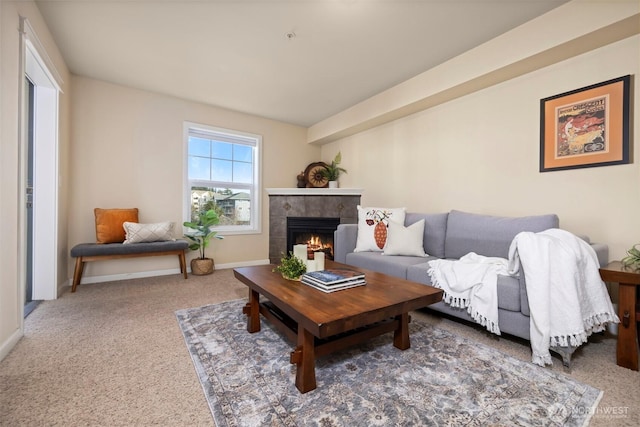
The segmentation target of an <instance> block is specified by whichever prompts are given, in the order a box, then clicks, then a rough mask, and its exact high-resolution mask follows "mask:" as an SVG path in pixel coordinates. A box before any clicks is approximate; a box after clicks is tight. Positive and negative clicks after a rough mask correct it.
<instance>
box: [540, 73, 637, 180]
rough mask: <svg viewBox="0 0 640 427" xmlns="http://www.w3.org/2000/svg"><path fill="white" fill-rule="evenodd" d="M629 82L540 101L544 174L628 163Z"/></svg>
mask: <svg viewBox="0 0 640 427" xmlns="http://www.w3.org/2000/svg"><path fill="white" fill-rule="evenodd" d="M630 80H631V76H630V75H628V76H623V77H618V78H616V79H613V80H608V81H606V82H602V83H598V84H594V85H591V86H587V87H583V88H580V89H576V90H572V91H570V92H565V93H561V94H559V95H554V96H551V97H549V98H544V99H542V100H540V172H549V171H556V170H566V169H576V168H587V167H595V166H608V165H619V164H626V163H629V121H630V120H629V96H630V90H629V86H630Z"/></svg>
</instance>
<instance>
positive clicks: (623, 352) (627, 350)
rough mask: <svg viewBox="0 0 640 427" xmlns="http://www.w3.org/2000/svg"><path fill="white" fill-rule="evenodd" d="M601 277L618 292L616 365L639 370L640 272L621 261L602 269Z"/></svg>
mask: <svg viewBox="0 0 640 427" xmlns="http://www.w3.org/2000/svg"><path fill="white" fill-rule="evenodd" d="M600 277H602V280H604V281H605V282H616V283H618V284H619V285H620V287H619V291H618V317H620V323H621V324H620V326H618V346H617V349H616V363H617V364H618V366H623V367H625V368H629V369H633V370H634V371H637V370H638V341H640V330H639V329H638V322H640V304H638V292H637V289H638V287H639V286H640V270H634V269H631V268H628V267H624V266H623V265H622V263H621V262H620V261H613V262H611V263H609V264H608V265H607V266H606V267H603V268H601V269H600Z"/></svg>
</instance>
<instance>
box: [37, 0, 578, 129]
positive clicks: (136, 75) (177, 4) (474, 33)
mask: <svg viewBox="0 0 640 427" xmlns="http://www.w3.org/2000/svg"><path fill="white" fill-rule="evenodd" d="M566 1H567V0H395V1H393V0H288V1H286V0H282V1H275V0H253V1H250V0H226V1H225V0H40V1H37V4H38V7H39V9H40V11H41V13H42V15H43V16H44V19H45V21H46V22H47V25H48V26H49V29H50V30H51V32H52V34H53V36H54V38H55V40H56V43H57V45H58V47H59V48H60V50H61V51H62V54H63V56H64V58H65V61H66V63H67V65H68V67H69V69H70V70H71V72H72V73H74V74H77V75H81V76H87V77H91V78H94V79H99V80H105V81H108V82H113V83H117V84H121V85H125V86H131V87H135V88H140V89H145V90H150V91H154V92H159V93H163V94H167V95H173V96H176V97H180V98H184V99H188V100H193V101H199V102H203V103H206V104H211V105H215V106H219V107H223V108H227V109H231V110H237V111H241V112H244V113H249V114H255V115H258V116H262V117H266V118H271V119H276V120H280V121H283V122H287V123H292V124H296V125H301V126H310V125H312V124H315V123H317V122H319V121H321V120H323V119H325V118H327V117H329V116H331V115H333V114H336V113H338V112H340V111H342V110H344V109H346V108H348V107H350V106H352V105H354V104H356V103H358V102H360V101H362V100H364V99H367V98H369V97H370V96H372V95H375V94H377V93H379V92H381V91H383V90H385V89H388V88H389V87H392V86H394V85H396V84H398V83H400V82H402V81H404V80H407V79H408V78H411V77H413V76H415V75H417V74H420V73H421V72H423V71H426V70H428V69H430V68H432V67H434V66H435V65H438V64H439V63H442V62H444V61H446V60H447V59H450V58H452V57H454V56H456V55H459V54H461V53H463V52H465V51H467V50H469V49H471V48H473V47H475V46H477V45H479V44H481V43H483V42H485V41H487V40H490V39H491V38H493V37H495V36H497V35H499V34H502V33H504V32H506V31H508V30H510V29H512V28H515V27H517V26H518V25H520V24H522V23H524V22H526V21H529V20H531V19H533V18H535V17H537V16H539V15H541V14H544V13H545V12H547V11H549V10H551V9H553V8H555V7H557V6H559V5H561V4H563V3H565V2H566ZM290 33H294V34H295V36H294V37H291V38H289V37H287V34H290ZM514 49H517V46H514Z"/></svg>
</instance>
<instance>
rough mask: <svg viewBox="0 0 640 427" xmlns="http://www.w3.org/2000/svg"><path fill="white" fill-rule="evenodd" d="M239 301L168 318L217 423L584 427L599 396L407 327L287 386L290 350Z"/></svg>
mask: <svg viewBox="0 0 640 427" xmlns="http://www.w3.org/2000/svg"><path fill="white" fill-rule="evenodd" d="M245 303H246V301H245V300H235V301H229V302H226V303H222V304H216V305H208V306H204V307H199V308H191V309H186V310H180V311H177V312H176V316H177V318H178V323H179V325H180V327H181V329H182V332H183V334H184V337H185V341H186V344H187V347H188V349H189V352H190V353H191V357H192V359H193V363H194V365H195V368H196V372H197V374H198V376H199V378H200V382H201V384H202V388H203V390H204V392H205V395H206V398H207V401H208V402H209V406H210V408H211V412H212V414H213V418H214V420H215V422H216V424H217V425H218V426H323V427H330V426H390V425H395V426H409V425H411V426H413V425H428V426H463V425H464V426H480V425H482V426H484V425H492V426H497V425H500V426H515V425H518V426H582V425H587V424H588V422H589V418H590V415H591V414H592V412H593V408H595V406H596V405H597V403H598V401H599V400H600V397H601V396H602V393H601V392H600V391H599V390H597V389H595V388H593V387H591V386H588V385H585V384H581V383H579V382H577V381H575V380H573V379H571V378H567V377H565V376H564V375H561V374H558V373H554V372H552V371H550V370H548V369H545V368H541V367H539V366H536V365H533V364H531V363H528V362H522V361H519V360H517V359H514V358H512V357H509V356H507V355H505V354H502V353H500V352H498V351H496V350H494V349H492V348H490V347H487V346H483V345H480V344H477V343H474V342H473V341H470V340H467V339H464V338H461V337H458V336H456V335H453V334H451V333H449V332H447V331H444V330H441V329H438V328H435V327H433V326H430V325H427V324H425V323H424V322H420V321H417V320H415V319H414V320H413V322H411V324H410V334H411V335H410V336H411V348H410V349H408V350H406V351H400V350H398V349H396V348H395V347H393V344H392V339H393V336H392V334H391V333H388V334H385V335H381V336H380V337H378V338H375V339H373V340H371V341H369V342H367V343H365V344H363V345H359V346H356V347H354V348H351V349H348V350H345V351H342V352H338V353H334V354H331V355H328V356H325V357H322V358H319V359H318V360H317V362H316V379H317V385H318V388H317V389H315V390H313V391H311V392H308V393H305V394H300V393H299V392H298V389H297V388H296V387H295V384H294V383H295V366H294V365H291V364H290V363H289V353H290V352H291V350H292V348H293V347H292V344H290V343H289V342H288V341H286V339H285V338H284V336H282V335H280V334H279V333H278V332H276V331H275V330H274V329H272V328H271V327H269V324H268V323H267V322H266V321H265V320H264V319H262V329H261V331H260V332H257V333H255V334H250V333H248V332H247V330H246V317H245V316H244V315H243V314H242V306H244V304H245Z"/></svg>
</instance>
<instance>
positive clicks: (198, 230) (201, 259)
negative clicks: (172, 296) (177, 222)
mask: <svg viewBox="0 0 640 427" xmlns="http://www.w3.org/2000/svg"><path fill="white" fill-rule="evenodd" d="M219 222H220V217H219V216H218V214H217V213H216V212H215V211H214V210H213V209H210V210H208V211H202V212H200V213H199V214H198V222H191V221H185V222H184V223H183V225H184V226H185V227H187V228H190V229H192V230H194V231H193V232H192V233H185V235H184V237H186V238H187V239H189V241H190V242H191V243H190V244H189V249H191V250H192V251H198V253H199V256H198V257H197V258H194V259H192V260H191V273H192V274H195V275H196V276H204V275H206V274H211V273H213V270H214V263H213V259H212V258H207V257H206V256H205V249H206V248H207V246H209V245H210V244H211V239H213V238H216V239H224V237H223V236H220V235H218V232H217V231H213V230H211V227H213V226H214V225H218V223H219Z"/></svg>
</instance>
